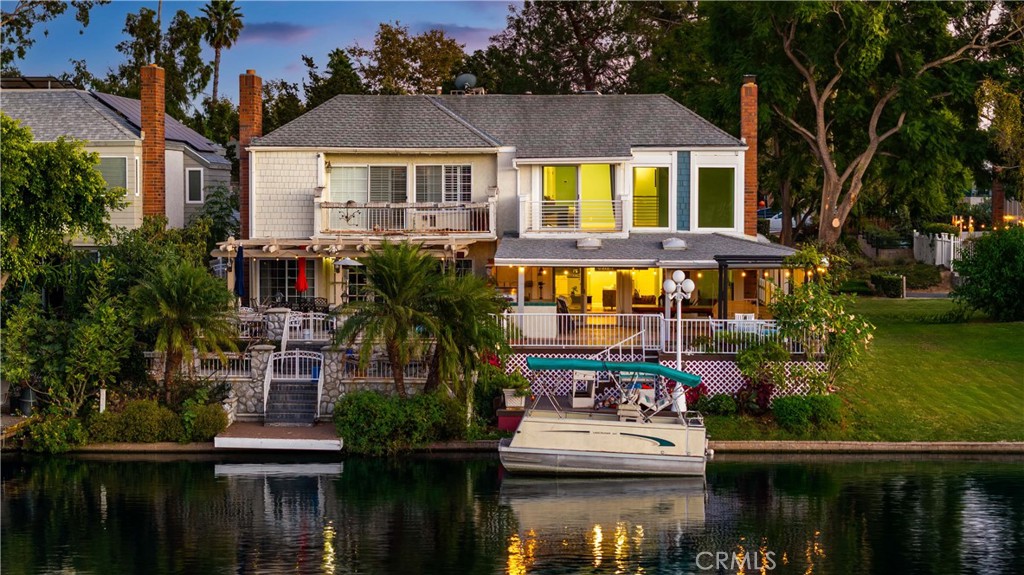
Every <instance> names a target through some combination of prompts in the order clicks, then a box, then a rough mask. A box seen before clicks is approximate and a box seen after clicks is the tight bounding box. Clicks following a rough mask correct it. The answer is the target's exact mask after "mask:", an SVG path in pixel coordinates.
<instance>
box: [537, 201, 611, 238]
mask: <svg viewBox="0 0 1024 575" xmlns="http://www.w3.org/2000/svg"><path fill="white" fill-rule="evenodd" d="M622 204H623V200H621V199H614V200H531V199H528V198H525V197H521V198H520V200H519V207H520V211H519V213H520V215H521V217H522V221H521V222H520V229H521V230H522V231H523V232H525V233H527V234H531V233H535V234H548V233H554V234H558V233H574V234H579V233H621V232H623V231H624V227H623V222H622Z"/></svg>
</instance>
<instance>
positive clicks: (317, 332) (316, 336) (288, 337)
mask: <svg viewBox="0 0 1024 575" xmlns="http://www.w3.org/2000/svg"><path fill="white" fill-rule="evenodd" d="M284 325H285V329H284V334H283V335H282V337H281V350H282V351H284V350H287V349H288V342H290V341H302V342H323V343H327V342H329V341H331V339H333V338H334V330H335V329H336V328H337V325H338V322H337V318H336V317H335V316H333V315H331V314H326V313H320V312H314V311H311V312H298V311H291V312H288V315H287V316H285V321H284Z"/></svg>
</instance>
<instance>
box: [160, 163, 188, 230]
mask: <svg viewBox="0 0 1024 575" xmlns="http://www.w3.org/2000/svg"><path fill="white" fill-rule="evenodd" d="M184 155H185V154H183V153H182V151H181V150H166V151H164V194H165V195H164V214H165V215H166V216H167V225H168V227H172V228H183V227H185V158H184Z"/></svg>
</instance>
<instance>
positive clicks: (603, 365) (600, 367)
mask: <svg viewBox="0 0 1024 575" xmlns="http://www.w3.org/2000/svg"><path fill="white" fill-rule="evenodd" d="M526 365H527V366H529V368H530V369H532V370H535V371H540V370H551V369H573V370H577V369H578V370H581V371H618V372H627V373H648V374H651V375H660V376H662V377H665V378H667V379H671V380H672V381H675V382H677V383H681V384H683V385H685V386H688V387H697V386H698V385H700V376H699V375H693V374H692V373H686V372H682V371H679V370H675V369H672V368H670V367H665V366H664V365H661V364H658V363H646V362H634V361H601V360H597V359H572V358H553V357H527V358H526Z"/></svg>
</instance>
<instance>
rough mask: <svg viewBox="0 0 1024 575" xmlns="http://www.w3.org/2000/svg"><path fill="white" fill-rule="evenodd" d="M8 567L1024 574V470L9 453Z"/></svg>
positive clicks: (952, 464) (887, 464)
mask: <svg viewBox="0 0 1024 575" xmlns="http://www.w3.org/2000/svg"><path fill="white" fill-rule="evenodd" d="M0 473H2V480H3V498H2V507H0V523H2V534H0V571H2V573H4V574H5V575H7V574H20V573H112V574H113V573H116V574H124V573H140V574H142V573H145V574H162V573H245V574H257V573H322V574H331V573H337V574H349V573H353V574H354V573H367V574H378V573H382V574H419V573H445V574H447V573H453V574H461V573H486V574H492V573H508V574H512V575H519V574H526V573H536V574H545V573H588V574H590V573H638V574H639V573H643V574H652V575H653V574H659V573H673V574H674V573H780V574H781V573H799V574H805V573H817V574H859V573H872V574H875V573H879V574H882V573H886V574H887V573H893V574H902V573H921V574H943V573H978V574H990V573H1021V572H1024V463H1022V460H1020V459H1012V458H989V459H976V460H966V459H957V458H947V459H935V458H931V459H911V460H907V459H893V458H891V457H889V458H875V459H864V458H854V459H850V458H834V457H833V458H826V457H820V456H819V457H793V458H782V457H761V458H754V459H750V458H747V459H743V458H738V457H736V456H733V458H731V460H729V459H727V458H726V457H724V456H722V457H720V458H719V460H716V461H714V462H712V463H711V464H709V466H708V471H707V478H706V481H705V480H703V479H698V480H686V479H668V480H663V479H628V480H601V479H563V480H555V479H540V480H531V479H524V478H520V477H513V476H510V475H507V474H503V473H502V470H501V468H500V465H499V464H498V462H497V459H496V458H494V457H479V458H465V457H458V458H455V457H436V456H435V457H429V456H416V457H409V458H402V459H400V460H393V461H384V460H368V459H352V458H349V459H345V460H344V461H330V460H322V459H321V460H315V459H312V460H311V459H300V458H278V459H272V460H270V461H269V462H268V460H267V459H266V458H265V457H262V458H257V457H256V456H253V455H245V456H242V457H238V458H227V457H224V456H219V457H215V458H214V457H211V458H209V459H202V458H199V459H197V458H195V457H193V458H187V459H185V458H164V457H152V458H151V459H148V460H138V459H134V460H132V459H113V458H111V457H110V456H106V457H103V458H86V457H84V456H80V457H48V458H35V457H29V456H11V455H7V456H4V458H3V459H2V461H0Z"/></svg>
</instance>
